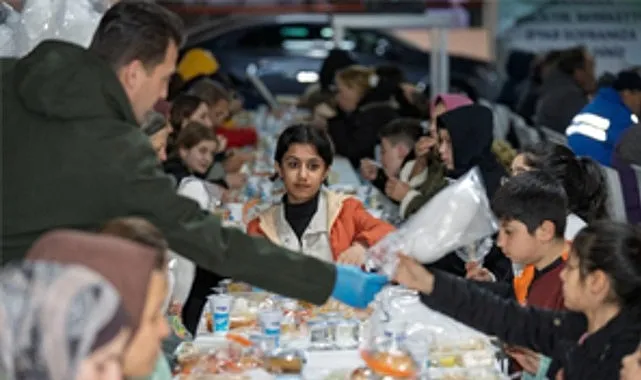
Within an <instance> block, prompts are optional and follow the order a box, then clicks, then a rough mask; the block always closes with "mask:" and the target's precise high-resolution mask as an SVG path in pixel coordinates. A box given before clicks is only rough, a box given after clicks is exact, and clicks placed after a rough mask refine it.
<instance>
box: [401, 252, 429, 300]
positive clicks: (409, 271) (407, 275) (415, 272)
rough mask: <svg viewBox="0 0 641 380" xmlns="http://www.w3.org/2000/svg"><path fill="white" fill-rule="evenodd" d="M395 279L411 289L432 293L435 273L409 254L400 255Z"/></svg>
mask: <svg viewBox="0 0 641 380" xmlns="http://www.w3.org/2000/svg"><path fill="white" fill-rule="evenodd" d="M394 280H395V281H396V282H398V283H399V284H401V285H404V286H406V287H408V288H410V289H414V290H418V291H419V292H421V293H425V294H430V293H432V290H433V289H434V275H433V274H432V273H431V272H430V271H428V270H427V269H425V268H424V267H423V266H422V265H421V264H420V263H418V262H417V261H416V260H414V259H413V258H411V257H409V256H405V255H402V254H401V255H399V262H398V266H397V267H396V274H395V275H394Z"/></svg>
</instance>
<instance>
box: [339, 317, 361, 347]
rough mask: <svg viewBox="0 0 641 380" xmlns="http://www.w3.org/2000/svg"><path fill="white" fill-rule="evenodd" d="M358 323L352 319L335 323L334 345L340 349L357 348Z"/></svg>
mask: <svg viewBox="0 0 641 380" xmlns="http://www.w3.org/2000/svg"><path fill="white" fill-rule="evenodd" d="M359 325H360V324H359V322H358V321H357V320H354V319H344V320H340V321H337V322H336V324H335V325H334V344H335V345H336V347H337V348H340V349H344V350H345V349H353V348H356V347H358V342H359V339H358V333H359Z"/></svg>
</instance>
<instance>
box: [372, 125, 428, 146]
mask: <svg viewBox="0 0 641 380" xmlns="http://www.w3.org/2000/svg"><path fill="white" fill-rule="evenodd" d="M422 135H423V126H422V125H421V120H418V119H412V118H401V119H395V120H392V121H390V122H389V123H387V124H385V125H384V126H383V128H381V130H380V131H379V133H378V137H379V138H381V139H382V138H386V139H388V140H389V141H390V142H391V143H392V144H394V145H396V144H399V143H403V144H405V145H407V146H408V147H409V148H410V150H411V149H413V148H414V144H416V142H417V141H418V139H420V138H421V136H422Z"/></svg>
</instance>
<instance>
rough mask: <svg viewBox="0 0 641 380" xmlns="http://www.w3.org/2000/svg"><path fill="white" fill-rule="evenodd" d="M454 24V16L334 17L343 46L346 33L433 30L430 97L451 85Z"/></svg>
mask: <svg viewBox="0 0 641 380" xmlns="http://www.w3.org/2000/svg"><path fill="white" fill-rule="evenodd" d="M453 22H454V20H453V18H452V16H450V15H443V14H438V15H437V14H430V13H429V11H428V12H426V13H424V14H422V15H399V14H389V15H373V14H349V15H334V16H333V17H332V28H333V30H334V45H335V46H341V42H342V41H343V39H344V38H345V29H346V28H350V29H392V28H399V29H400V28H427V29H430V45H431V52H430V92H431V93H430V96H431V98H432V99H434V98H435V97H436V95H437V94H444V93H447V92H448V90H449V85H450V66H449V60H448V54H447V29H448V28H450V27H451V26H452V24H453Z"/></svg>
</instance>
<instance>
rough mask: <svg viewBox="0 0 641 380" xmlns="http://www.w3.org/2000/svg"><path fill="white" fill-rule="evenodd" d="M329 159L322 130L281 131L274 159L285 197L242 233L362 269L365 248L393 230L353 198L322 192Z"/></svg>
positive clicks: (298, 128) (329, 145) (330, 154)
mask: <svg viewBox="0 0 641 380" xmlns="http://www.w3.org/2000/svg"><path fill="white" fill-rule="evenodd" d="M333 156H334V152H333V150H332V143H331V141H330V139H329V136H328V135H327V134H326V133H325V132H323V131H321V130H319V129H317V128H314V127H312V126H308V125H294V126H291V127H289V128H287V129H286V130H285V131H283V133H282V134H281V135H280V137H279V138H278V143H277V146H276V153H275V161H276V163H277V164H276V165H277V168H276V169H277V170H278V173H279V175H280V177H281V178H282V180H283V182H284V184H285V190H286V194H285V195H284V196H283V202H282V203H281V204H279V205H275V206H272V207H271V208H269V209H268V210H266V211H264V212H263V213H262V214H260V215H259V216H258V217H257V218H256V219H254V220H252V221H251V222H250V223H249V225H248V226H247V233H248V234H250V235H259V236H265V237H267V238H268V239H269V240H271V241H272V242H273V243H275V244H280V245H283V246H285V247H287V248H289V249H292V250H295V251H301V252H302V253H304V254H308V255H312V256H314V257H317V258H319V259H321V260H325V261H337V262H340V263H345V264H353V265H358V266H360V265H363V264H364V261H365V250H366V249H367V248H368V247H369V246H371V245H373V244H375V243H377V242H378V241H379V240H381V239H382V238H383V237H384V236H385V235H387V234H388V233H389V232H391V231H393V230H394V227H392V226H391V225H390V224H388V223H386V222H384V221H381V220H379V219H376V218H374V217H373V216H372V215H370V214H369V212H368V211H367V210H365V208H364V207H363V205H362V204H361V202H360V201H358V200H357V199H355V198H352V197H350V196H344V195H339V194H336V193H334V192H332V191H329V190H325V189H321V185H322V183H323V181H324V180H325V179H326V178H327V175H328V173H329V168H330V166H331V164H332V160H333Z"/></svg>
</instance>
